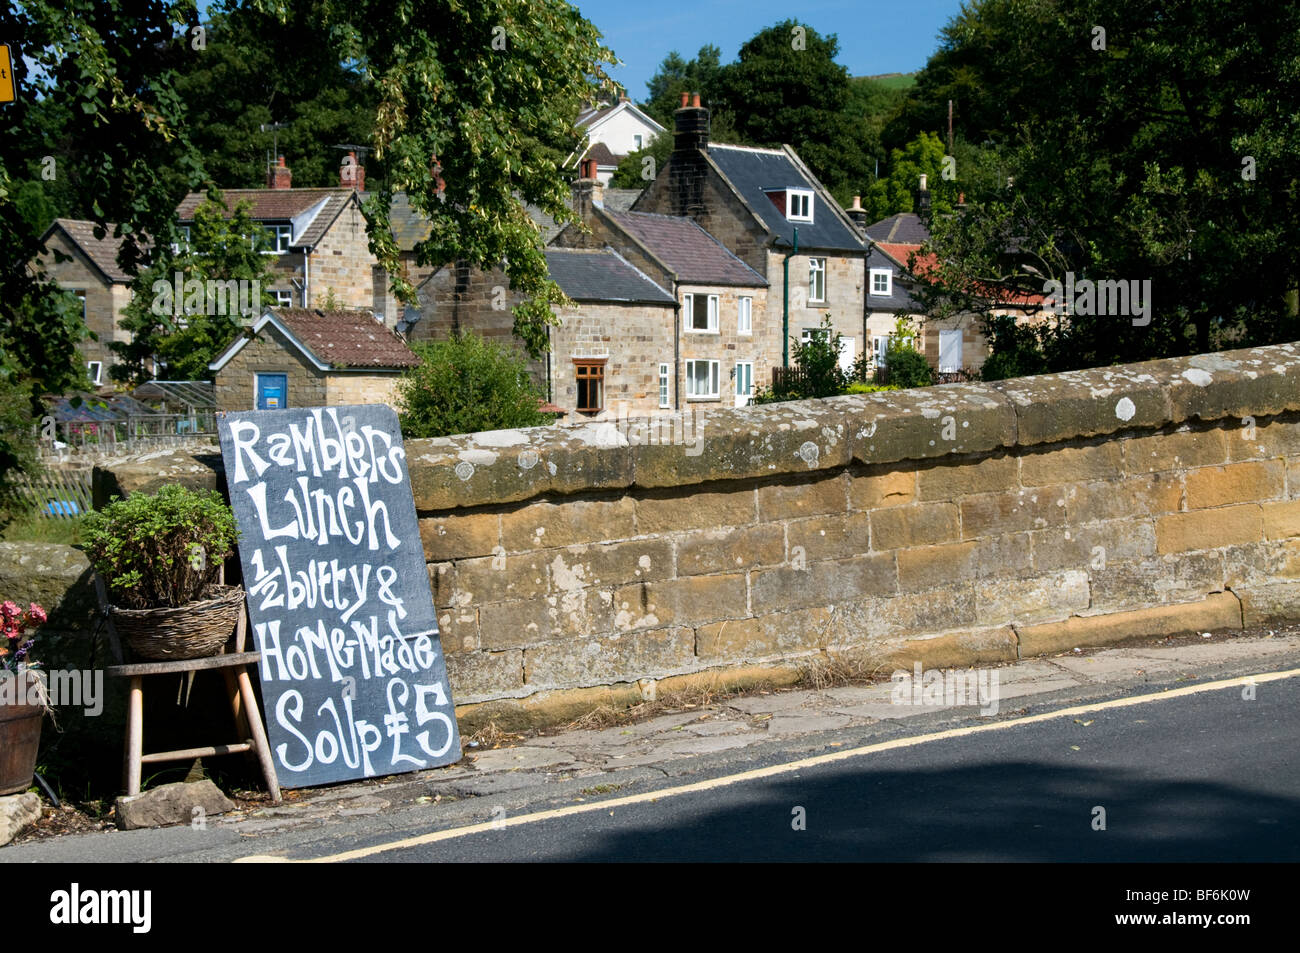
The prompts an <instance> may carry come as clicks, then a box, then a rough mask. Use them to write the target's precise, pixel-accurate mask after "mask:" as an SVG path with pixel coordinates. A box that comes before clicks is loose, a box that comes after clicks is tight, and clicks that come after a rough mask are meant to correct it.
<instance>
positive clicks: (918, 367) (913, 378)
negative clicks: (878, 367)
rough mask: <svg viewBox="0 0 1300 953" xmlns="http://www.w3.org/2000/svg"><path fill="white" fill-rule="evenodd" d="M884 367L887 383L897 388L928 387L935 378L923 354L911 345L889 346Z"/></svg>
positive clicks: (932, 369)
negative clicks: (896, 347) (894, 348)
mask: <svg viewBox="0 0 1300 953" xmlns="http://www.w3.org/2000/svg"><path fill="white" fill-rule="evenodd" d="M886 367H887V372H888V374H889V377H888V380H889V383H890V384H891V385H893V386H894V387H898V388H905V387H929V386H930V385H931V384H933V383H934V382H935V379H936V378H935V374H934V368H933V367H931V366H930V362H929V361H927V360H926V359H925V355H924V354H922V353H921V352H920V351H918V350H916V349H915V348H911V347H903V348H899V349H897V350H893V349H892V348H891V349H890V351H889V358H888V363H887V365H886Z"/></svg>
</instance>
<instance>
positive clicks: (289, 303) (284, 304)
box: [270, 288, 293, 308]
mask: <svg viewBox="0 0 1300 953" xmlns="http://www.w3.org/2000/svg"><path fill="white" fill-rule="evenodd" d="M270 293H271V294H272V295H273V296H274V297H275V305H274V307H277V308H292V307H293V292H292V291H283V290H281V289H278V288H277V289H272V290H271V292H270ZM281 295H287V296H288V298H289V300H288V301H281V299H280V296H281Z"/></svg>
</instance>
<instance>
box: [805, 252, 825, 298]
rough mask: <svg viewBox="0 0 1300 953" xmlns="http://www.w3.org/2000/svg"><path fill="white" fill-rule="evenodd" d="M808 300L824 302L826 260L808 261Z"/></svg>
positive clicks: (814, 259)
mask: <svg viewBox="0 0 1300 953" xmlns="http://www.w3.org/2000/svg"><path fill="white" fill-rule="evenodd" d="M808 300H809V301H818V302H824V301H825V300H826V259H825V258H809V259H808Z"/></svg>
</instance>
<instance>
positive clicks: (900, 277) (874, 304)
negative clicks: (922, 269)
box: [866, 243, 921, 311]
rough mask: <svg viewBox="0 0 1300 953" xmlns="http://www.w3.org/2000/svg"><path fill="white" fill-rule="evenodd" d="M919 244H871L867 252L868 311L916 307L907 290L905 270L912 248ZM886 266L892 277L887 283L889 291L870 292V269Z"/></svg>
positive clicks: (907, 276) (907, 277) (906, 273)
mask: <svg viewBox="0 0 1300 953" xmlns="http://www.w3.org/2000/svg"><path fill="white" fill-rule="evenodd" d="M920 247H921V246H920V245H883V244H879V243H877V244H875V245H872V247H871V250H870V251H869V252H868V253H867V296H866V297H867V310H868V311H897V310H899V309H900V308H901V309H906V310H908V311H913V310H915V309H916V302H915V301H914V300H913V299H912V296H911V295H910V294H908V291H907V287H906V284H907V281H908V279H909V274H908V271H907V262H908V258H909V256H910V255H911V253H912V250H913V249H916V248H920ZM873 268H888V269H889V271H890V274H892V275H893V279H892V280H891V281H890V283H889V290H890V293H889V294H887V295H878V294H872V293H871V269H873Z"/></svg>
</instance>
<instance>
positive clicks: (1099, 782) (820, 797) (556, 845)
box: [289, 677, 1300, 863]
mask: <svg viewBox="0 0 1300 953" xmlns="http://www.w3.org/2000/svg"><path fill="white" fill-rule="evenodd" d="M1202 687H1203V686H1202ZM1171 694H1172V693H1159V694H1152V695H1148V696H1141V695H1138V696H1137V697H1138V698H1139V699H1140V700H1139V701H1138V703H1136V704H1133V703H1132V701H1133V697H1130V698H1128V699H1123V700H1121V704H1119V705H1118V706H1115V707H1105V708H1101V709H1099V710H1092V711H1089V712H1087V713H1079V714H1077V715H1069V714H1067V715H1064V716H1054V717H1046V718H1044V717H1043V716H1042V715H1038V716H1036V718H1037V719H1040V720H1034V718H1031V719H1028V720H1018V721H1017V720H1012V721H1009V722H1003V723H1000V724H999V725H998V726H996V727H995V728H993V730H987V727H986V729H981V730H977V731H974V732H971V733H965V732H964V731H963V730H960V729H959V731H958V733H957V734H956V735H955V736H954V735H953V734H952V733H951V732H939V733H936V734H937V736H935V735H922V736H919V737H917V736H913V737H911V738H909V739H906V743H905V745H904V746H898V744H899V743H898V742H886V743H883V744H877V745H875V746H868V749H867V750H864V751H863V753H856V752H855V750H854V749H849V750H846V751H835V752H833V753H831V754H830V755H829V756H828V757H831V758H836V759H839V760H835V761H830V762H822V763H815V762H816V760H817V759H815V758H814V759H802V760H803V762H804V763H803V766H801V767H798V768H797V769H795V770H785V769H783V764H784V762H782V760H781V759H780V758H779V757H775V758H774V757H770V756H769V757H768V758H766V759H764V761H763V762H762V763H755V764H753V765H752V766H750V767H749V768H747V769H746V770H748V771H750V772H759V774H758V776H746V774H745V773H744V772H733V773H732V774H731V775H724V776H722V777H721V778H714V779H711V780H709V781H706V782H702V783H697V784H693V785H688V786H686V790H685V791H684V792H683V793H674V792H675V791H677V790H680V788H681V786H678V787H666V788H664V789H661V790H658V791H648V792H645V793H642V794H638V795H635V796H634V797H633V798H631V799H629V798H627V797H618V796H616V795H615V796H611V797H610V798H608V799H606V801H605V803H602V804H600V805H599V806H598V807H595V809H593V805H592V804H590V803H584V804H582V805H575V806H572V807H566V808H564V809H562V810H573V811H575V812H576V813H568V814H564V813H557V812H555V811H554V810H550V811H539V812H536V813H534V814H531V815H530V814H523V815H516V816H509V815H507V814H506V813H505V811H504V810H503V809H497V810H496V812H495V814H494V818H493V820H492V821H489V822H488V823H487V824H478V825H473V826H470V827H468V828H461V829H459V830H456V829H453V830H450V831H442V832H438V833H437V834H432V835H431V834H428V833H415V832H412V833H410V834H408V835H407V836H404V837H403V836H395V833H394V832H393V831H392V830H388V831H383V832H370V833H368V834H365V835H360V836H355V837H351V838H336V839H334V840H333V841H332V843H330V844H329V845H328V847H329V849H328V851H327V852H326V851H322V850H321V848H322V847H323V846H325V845H320V844H318V845H314V846H313V847H311V848H307V849H305V850H301V851H291V852H290V854H289V856H291V857H293V858H294V859H308V858H309V857H310V858H322V859H331V860H338V861H349V860H351V861H378V862H390V863H391V862H412V861H414V862H429V861H620V860H621V861H673V860H696V861H699V860H712V861H742V860H748V861H752V860H763V861H810V860H815V861H1296V860H1300V757H1297V749H1298V748H1300V745H1298V744H1297V738H1300V678H1295V677H1291V678H1284V679H1278V680H1275V681H1267V682H1263V681H1262V682H1261V683H1259V684H1258V685H1257V686H1255V688H1254V695H1255V697H1254V698H1243V694H1249V692H1244V691H1243V689H1242V687H1240V685H1232V686H1228V687H1222V688H1218V689H1215V690H1211V691H1199V690H1198V691H1195V692H1194V693H1191V694H1185V695H1175V696H1174V697H1170V695H1171ZM1111 704H1112V705H1114V703H1111ZM891 745H894V746H892V747H891ZM870 749H874V750H870ZM810 761H811V762H814V763H808V762H810ZM764 768H766V769H768V770H769V771H772V772H775V773H771V774H770V775H768V776H764V775H763V774H762V773H761V771H762V769H764ZM1103 812H1104V813H1103ZM800 820H802V824H800ZM493 824H495V825H496V827H495V828H494V827H493ZM1103 826H1104V829H1103ZM485 827H486V829H484V828H485ZM432 838H438V839H437V840H434V841H433V842H432V843H430V842H428V841H429V840H430V839H432Z"/></svg>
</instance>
